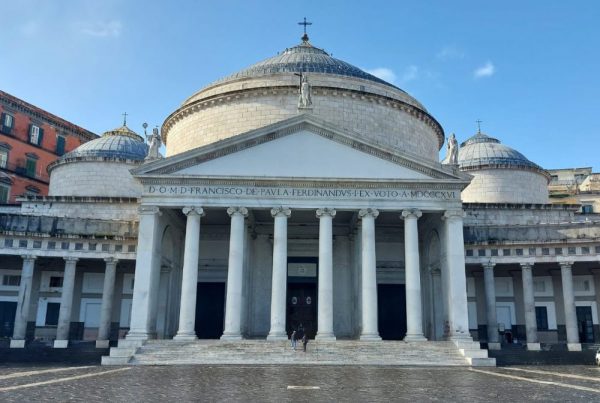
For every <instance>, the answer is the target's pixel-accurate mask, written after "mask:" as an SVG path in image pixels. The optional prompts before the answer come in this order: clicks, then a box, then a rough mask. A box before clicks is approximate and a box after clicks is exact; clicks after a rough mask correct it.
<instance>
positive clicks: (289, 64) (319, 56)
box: [213, 41, 402, 91]
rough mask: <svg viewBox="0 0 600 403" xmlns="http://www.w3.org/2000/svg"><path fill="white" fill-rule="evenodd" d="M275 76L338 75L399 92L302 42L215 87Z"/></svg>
mask: <svg viewBox="0 0 600 403" xmlns="http://www.w3.org/2000/svg"><path fill="white" fill-rule="evenodd" d="M276 73H324V74H336V75H339V76H347V77H357V78H362V79H365V80H369V81H374V82H376V83H379V84H384V85H389V86H390V87H393V88H395V89H397V90H400V89H399V88H398V87H396V86H395V85H392V84H390V83H388V82H386V81H384V80H382V79H380V78H378V77H375V76H374V75H372V74H369V73H367V72H366V71H363V70H361V69H359V68H358V67H356V66H353V65H351V64H350V63H346V62H344V61H342V60H339V59H336V58H334V57H332V56H330V55H329V54H328V53H327V52H325V51H324V50H323V49H319V48H317V47H314V46H313V45H311V44H310V42H308V41H303V42H302V43H301V44H299V45H297V46H294V47H292V48H288V49H286V50H284V51H283V52H281V53H280V54H278V55H277V56H273V57H270V58H268V59H266V60H263V61H262V62H258V63H256V64H253V65H252V66H250V67H248V68H245V69H243V70H241V71H239V72H237V73H234V74H232V75H229V76H227V77H225V78H222V79H220V80H218V81H216V82H215V83H213V84H218V83H221V82H225V81H230V80H236V79H238V78H246V77H259V76H265V75H271V74H276ZM400 91H402V90H400Z"/></svg>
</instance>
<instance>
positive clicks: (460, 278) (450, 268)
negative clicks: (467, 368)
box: [443, 210, 472, 341]
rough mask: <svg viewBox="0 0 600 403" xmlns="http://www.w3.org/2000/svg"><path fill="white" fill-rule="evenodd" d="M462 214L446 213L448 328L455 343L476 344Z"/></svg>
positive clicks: (456, 211)
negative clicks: (470, 316) (473, 338)
mask: <svg viewBox="0 0 600 403" xmlns="http://www.w3.org/2000/svg"><path fill="white" fill-rule="evenodd" d="M463 216H464V212H463V211H462V210H447V211H445V212H444V216H443V220H444V222H445V241H446V245H445V247H446V265H447V267H446V269H447V273H446V274H447V276H446V277H447V280H446V286H447V287H448V289H447V292H446V297H447V298H448V322H449V323H448V326H449V334H448V336H449V337H450V339H451V340H455V341H460V340H468V341H472V338H471V334H470V333H469V311H468V309H467V306H468V305H467V277H466V275H465V244H464V238H463Z"/></svg>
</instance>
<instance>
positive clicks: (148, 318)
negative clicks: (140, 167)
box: [119, 206, 161, 345]
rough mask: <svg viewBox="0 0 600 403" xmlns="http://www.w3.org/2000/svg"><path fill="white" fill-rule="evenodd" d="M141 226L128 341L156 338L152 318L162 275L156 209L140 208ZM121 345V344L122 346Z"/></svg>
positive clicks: (159, 213) (158, 211) (158, 212)
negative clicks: (156, 284) (156, 290)
mask: <svg viewBox="0 0 600 403" xmlns="http://www.w3.org/2000/svg"><path fill="white" fill-rule="evenodd" d="M138 213H139V216H140V224H139V229H138V244H137V255H136V261H135V281H134V283H133V301H132V302H131V326H130V329H129V332H128V333H127V337H126V339H127V340H132V341H136V342H138V341H143V340H148V339H150V338H153V337H154V336H155V326H156V323H155V321H156V318H153V317H152V315H151V311H152V306H153V304H155V303H156V297H157V296H156V294H155V293H154V290H155V289H156V287H155V286H154V283H155V282H156V281H158V278H159V276H160V234H159V221H158V220H159V217H160V215H161V212H160V210H159V208H158V207H156V206H141V207H140V208H139V209H138ZM119 345H121V344H120V343H119Z"/></svg>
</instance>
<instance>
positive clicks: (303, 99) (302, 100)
mask: <svg viewBox="0 0 600 403" xmlns="http://www.w3.org/2000/svg"><path fill="white" fill-rule="evenodd" d="M311 91H312V90H311V87H310V83H309V82H308V77H307V76H305V75H304V74H303V75H302V79H301V81H300V97H299V98H298V108H301V109H302V108H310V107H311V106H312V96H311Z"/></svg>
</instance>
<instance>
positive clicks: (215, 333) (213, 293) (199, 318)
mask: <svg viewBox="0 0 600 403" xmlns="http://www.w3.org/2000/svg"><path fill="white" fill-rule="evenodd" d="M196 295H197V297H196V326H195V330H196V336H198V338H199V339H218V338H220V337H221V336H222V335H223V324H224V321H225V283H198V289H197V294H196Z"/></svg>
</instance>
